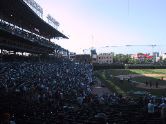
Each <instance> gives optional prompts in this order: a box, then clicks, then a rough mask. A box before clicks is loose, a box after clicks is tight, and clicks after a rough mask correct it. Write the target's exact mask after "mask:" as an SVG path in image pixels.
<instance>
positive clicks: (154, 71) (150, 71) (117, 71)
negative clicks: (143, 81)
mask: <svg viewBox="0 0 166 124" xmlns="http://www.w3.org/2000/svg"><path fill="white" fill-rule="evenodd" d="M107 71H109V72H110V74H111V75H114V76H117V75H128V74H166V69H109V70H107Z"/></svg>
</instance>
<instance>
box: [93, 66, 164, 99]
mask: <svg viewBox="0 0 166 124" xmlns="http://www.w3.org/2000/svg"><path fill="white" fill-rule="evenodd" d="M95 74H96V76H97V77H98V78H99V79H100V80H101V81H102V82H104V83H105V84H106V85H107V87H108V88H110V90H111V91H113V92H116V93H120V94H123V95H126V94H127V92H128V91H147V92H150V93H151V94H153V95H157V96H163V95H164V96H166V90H165V89H146V90H145V89H143V88H138V87H135V86H134V85H133V84H132V83H129V82H128V81H123V82H120V81H119V79H117V78H115V77H110V75H113V76H117V75H128V74H166V69H110V70H100V71H96V72H95ZM164 77H165V76H164ZM160 78H161V77H136V78H133V79H132V80H134V81H137V82H142V83H144V82H145V81H146V80H147V81H152V82H156V81H159V79H160ZM159 85H166V81H160V82H159Z"/></svg>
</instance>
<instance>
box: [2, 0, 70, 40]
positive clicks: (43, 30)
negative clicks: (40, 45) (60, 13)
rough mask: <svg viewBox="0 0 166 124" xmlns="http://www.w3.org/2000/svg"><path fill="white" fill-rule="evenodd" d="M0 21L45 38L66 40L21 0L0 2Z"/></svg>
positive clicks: (3, 0)
mask: <svg viewBox="0 0 166 124" xmlns="http://www.w3.org/2000/svg"><path fill="white" fill-rule="evenodd" d="M0 19H3V20H6V21H8V22H10V23H12V24H14V25H17V26H19V27H22V28H24V29H27V30H29V31H31V32H34V33H37V34H39V35H42V36H44V37H46V38H56V37H61V38H68V37H67V36H65V35H64V34H62V33H61V32H59V31H58V30H56V29H55V28H53V27H52V26H50V25H49V24H48V23H46V22H45V21H44V20H43V19H41V18H40V17H39V16H38V15H37V14H36V13H35V12H34V11H33V10H32V9H31V8H30V7H29V6H28V5H27V4H26V3H25V2H24V1H23V0H0Z"/></svg>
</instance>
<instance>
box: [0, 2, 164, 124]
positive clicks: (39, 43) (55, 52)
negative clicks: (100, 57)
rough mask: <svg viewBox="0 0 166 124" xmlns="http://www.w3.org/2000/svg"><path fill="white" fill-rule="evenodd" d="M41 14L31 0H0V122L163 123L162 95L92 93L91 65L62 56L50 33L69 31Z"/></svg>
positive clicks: (65, 52)
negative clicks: (58, 28) (58, 27)
mask: <svg viewBox="0 0 166 124" xmlns="http://www.w3.org/2000/svg"><path fill="white" fill-rule="evenodd" d="M42 18H43V9H42V8H41V7H40V5H38V4H37V3H36V2H35V1H34V0H0V49H1V53H0V124H161V123H162V122H163V124H164V123H165V117H164V116H161V117H162V118H160V110H161V109H162V108H164V107H163V106H166V103H165V100H166V99H164V98H163V97H162V98H155V97H153V96H151V95H146V96H143V97H131V96H123V95H122V94H118V93H114V92H109V93H102V94H100V95H99V94H97V93H94V86H96V85H98V84H99V81H98V79H97V78H96V77H95V75H94V72H93V66H92V65H91V64H89V63H78V62H73V61H70V60H69V59H68V58H65V57H63V55H66V56H67V55H68V50H66V49H64V48H62V47H61V46H59V45H57V44H55V43H53V42H51V39H53V38H66V39H68V37H67V36H65V35H64V34H63V33H61V32H60V31H58V30H57V26H59V22H57V21H56V20H54V19H53V18H52V17H51V16H50V15H48V19H49V21H51V22H52V23H53V25H52V24H51V25H50V24H49V23H47V22H45V21H44V20H43V19H42ZM39 58H40V59H39ZM161 115H164V114H163V113H162V114H161Z"/></svg>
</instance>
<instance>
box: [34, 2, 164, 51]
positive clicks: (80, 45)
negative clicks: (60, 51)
mask: <svg viewBox="0 0 166 124" xmlns="http://www.w3.org/2000/svg"><path fill="white" fill-rule="evenodd" d="M35 1H36V2H37V3H38V4H39V5H41V7H42V8H43V9H44V13H45V15H46V14H48V13H49V14H50V15H52V16H53V17H54V18H55V19H56V20H57V21H59V22H60V31H62V30H63V33H65V34H66V35H69V39H68V40H66V39H65V40H63V39H60V40H58V41H57V40H56V41H55V43H57V44H59V45H61V46H62V47H64V48H65V49H69V51H71V52H77V53H82V51H83V49H88V48H91V47H92V46H93V47H94V48H97V51H102V52H107V51H110V52H116V53H136V52H145V53H149V52H152V51H159V52H166V46H165V45H166V14H165V13H166V0H35ZM128 44H130V45H152V44H156V45H157V46H156V47H154V48H152V47H150V46H143V47H138V46H133V47H124V46H125V45H128ZM115 45H116V46H123V47H109V48H108V47H107V48H101V47H104V46H115Z"/></svg>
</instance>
